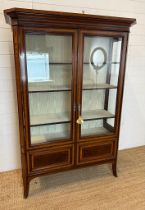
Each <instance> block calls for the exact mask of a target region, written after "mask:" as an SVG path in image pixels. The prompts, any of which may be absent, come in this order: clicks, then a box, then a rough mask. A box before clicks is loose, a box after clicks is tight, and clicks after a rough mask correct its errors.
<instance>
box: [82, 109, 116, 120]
mask: <svg viewBox="0 0 145 210" xmlns="http://www.w3.org/2000/svg"><path fill="white" fill-rule="evenodd" d="M82 117H83V119H84V120H92V119H94V120H95V119H104V118H114V117H115V115H114V114H112V113H110V112H108V111H106V110H103V109H102V110H101V109H98V110H90V111H84V112H83V113H82Z"/></svg>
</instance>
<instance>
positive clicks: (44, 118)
mask: <svg viewBox="0 0 145 210" xmlns="http://www.w3.org/2000/svg"><path fill="white" fill-rule="evenodd" d="M69 116H70V113H68V112H66V113H52V114H45V115H44V114H43V115H31V120H30V126H31V127H32V126H39V125H48V124H59V123H68V122H70V117H69Z"/></svg>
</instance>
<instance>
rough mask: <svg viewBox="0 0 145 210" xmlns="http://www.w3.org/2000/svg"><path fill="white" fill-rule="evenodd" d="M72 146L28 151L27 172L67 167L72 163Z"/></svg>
mask: <svg viewBox="0 0 145 210" xmlns="http://www.w3.org/2000/svg"><path fill="white" fill-rule="evenodd" d="M73 153H74V146H73V145H70V146H63V147H57V146H56V147H53V148H49V149H47V150H46V149H45V150H35V151H30V152H28V161H29V172H39V170H44V171H46V170H47V171H49V170H51V171H52V170H57V169H60V168H68V167H71V166H72V165H73Z"/></svg>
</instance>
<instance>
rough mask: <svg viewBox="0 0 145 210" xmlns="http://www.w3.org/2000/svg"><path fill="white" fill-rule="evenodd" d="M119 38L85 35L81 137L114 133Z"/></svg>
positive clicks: (119, 51) (119, 52) (119, 54)
mask: <svg viewBox="0 0 145 210" xmlns="http://www.w3.org/2000/svg"><path fill="white" fill-rule="evenodd" d="M121 44H122V39H121V38H113V37H99V36H85V37H84V57H83V87H82V117H83V119H84V124H83V125H82V126H81V135H82V136H84V135H101V134H102V135H104V134H110V133H112V132H113V131H114V126H115V125H114V122H115V120H114V119H115V111H116V95H117V86H118V76H119V68H120V56H121Z"/></svg>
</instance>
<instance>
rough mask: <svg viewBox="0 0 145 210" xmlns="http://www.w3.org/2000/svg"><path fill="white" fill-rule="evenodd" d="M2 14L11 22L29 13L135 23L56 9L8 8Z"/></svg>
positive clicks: (134, 20)
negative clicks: (57, 10)
mask: <svg viewBox="0 0 145 210" xmlns="http://www.w3.org/2000/svg"><path fill="white" fill-rule="evenodd" d="M4 15H5V19H6V22H7V23H9V24H11V19H15V20H16V19H19V15H21V17H22V16H23V18H25V17H26V16H27V18H28V16H29V15H30V16H31V18H32V16H34V17H35V18H37V17H40V16H41V17H45V18H47V17H52V16H53V17H55V18H60V19H61V18H62V19H63V18H71V20H72V21H73V19H74V20H76V19H77V21H78V22H79V21H80V22H81V21H82V20H84V21H87V22H91V21H92V22H100V24H101V23H102V24H103V23H106V24H110V25H122V26H123V25H124V26H128V27H130V26H131V25H133V24H136V19H134V18H124V17H114V16H101V15H90V14H81V13H69V12H56V11H46V10H34V9H24V8H10V9H6V10H4Z"/></svg>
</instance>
